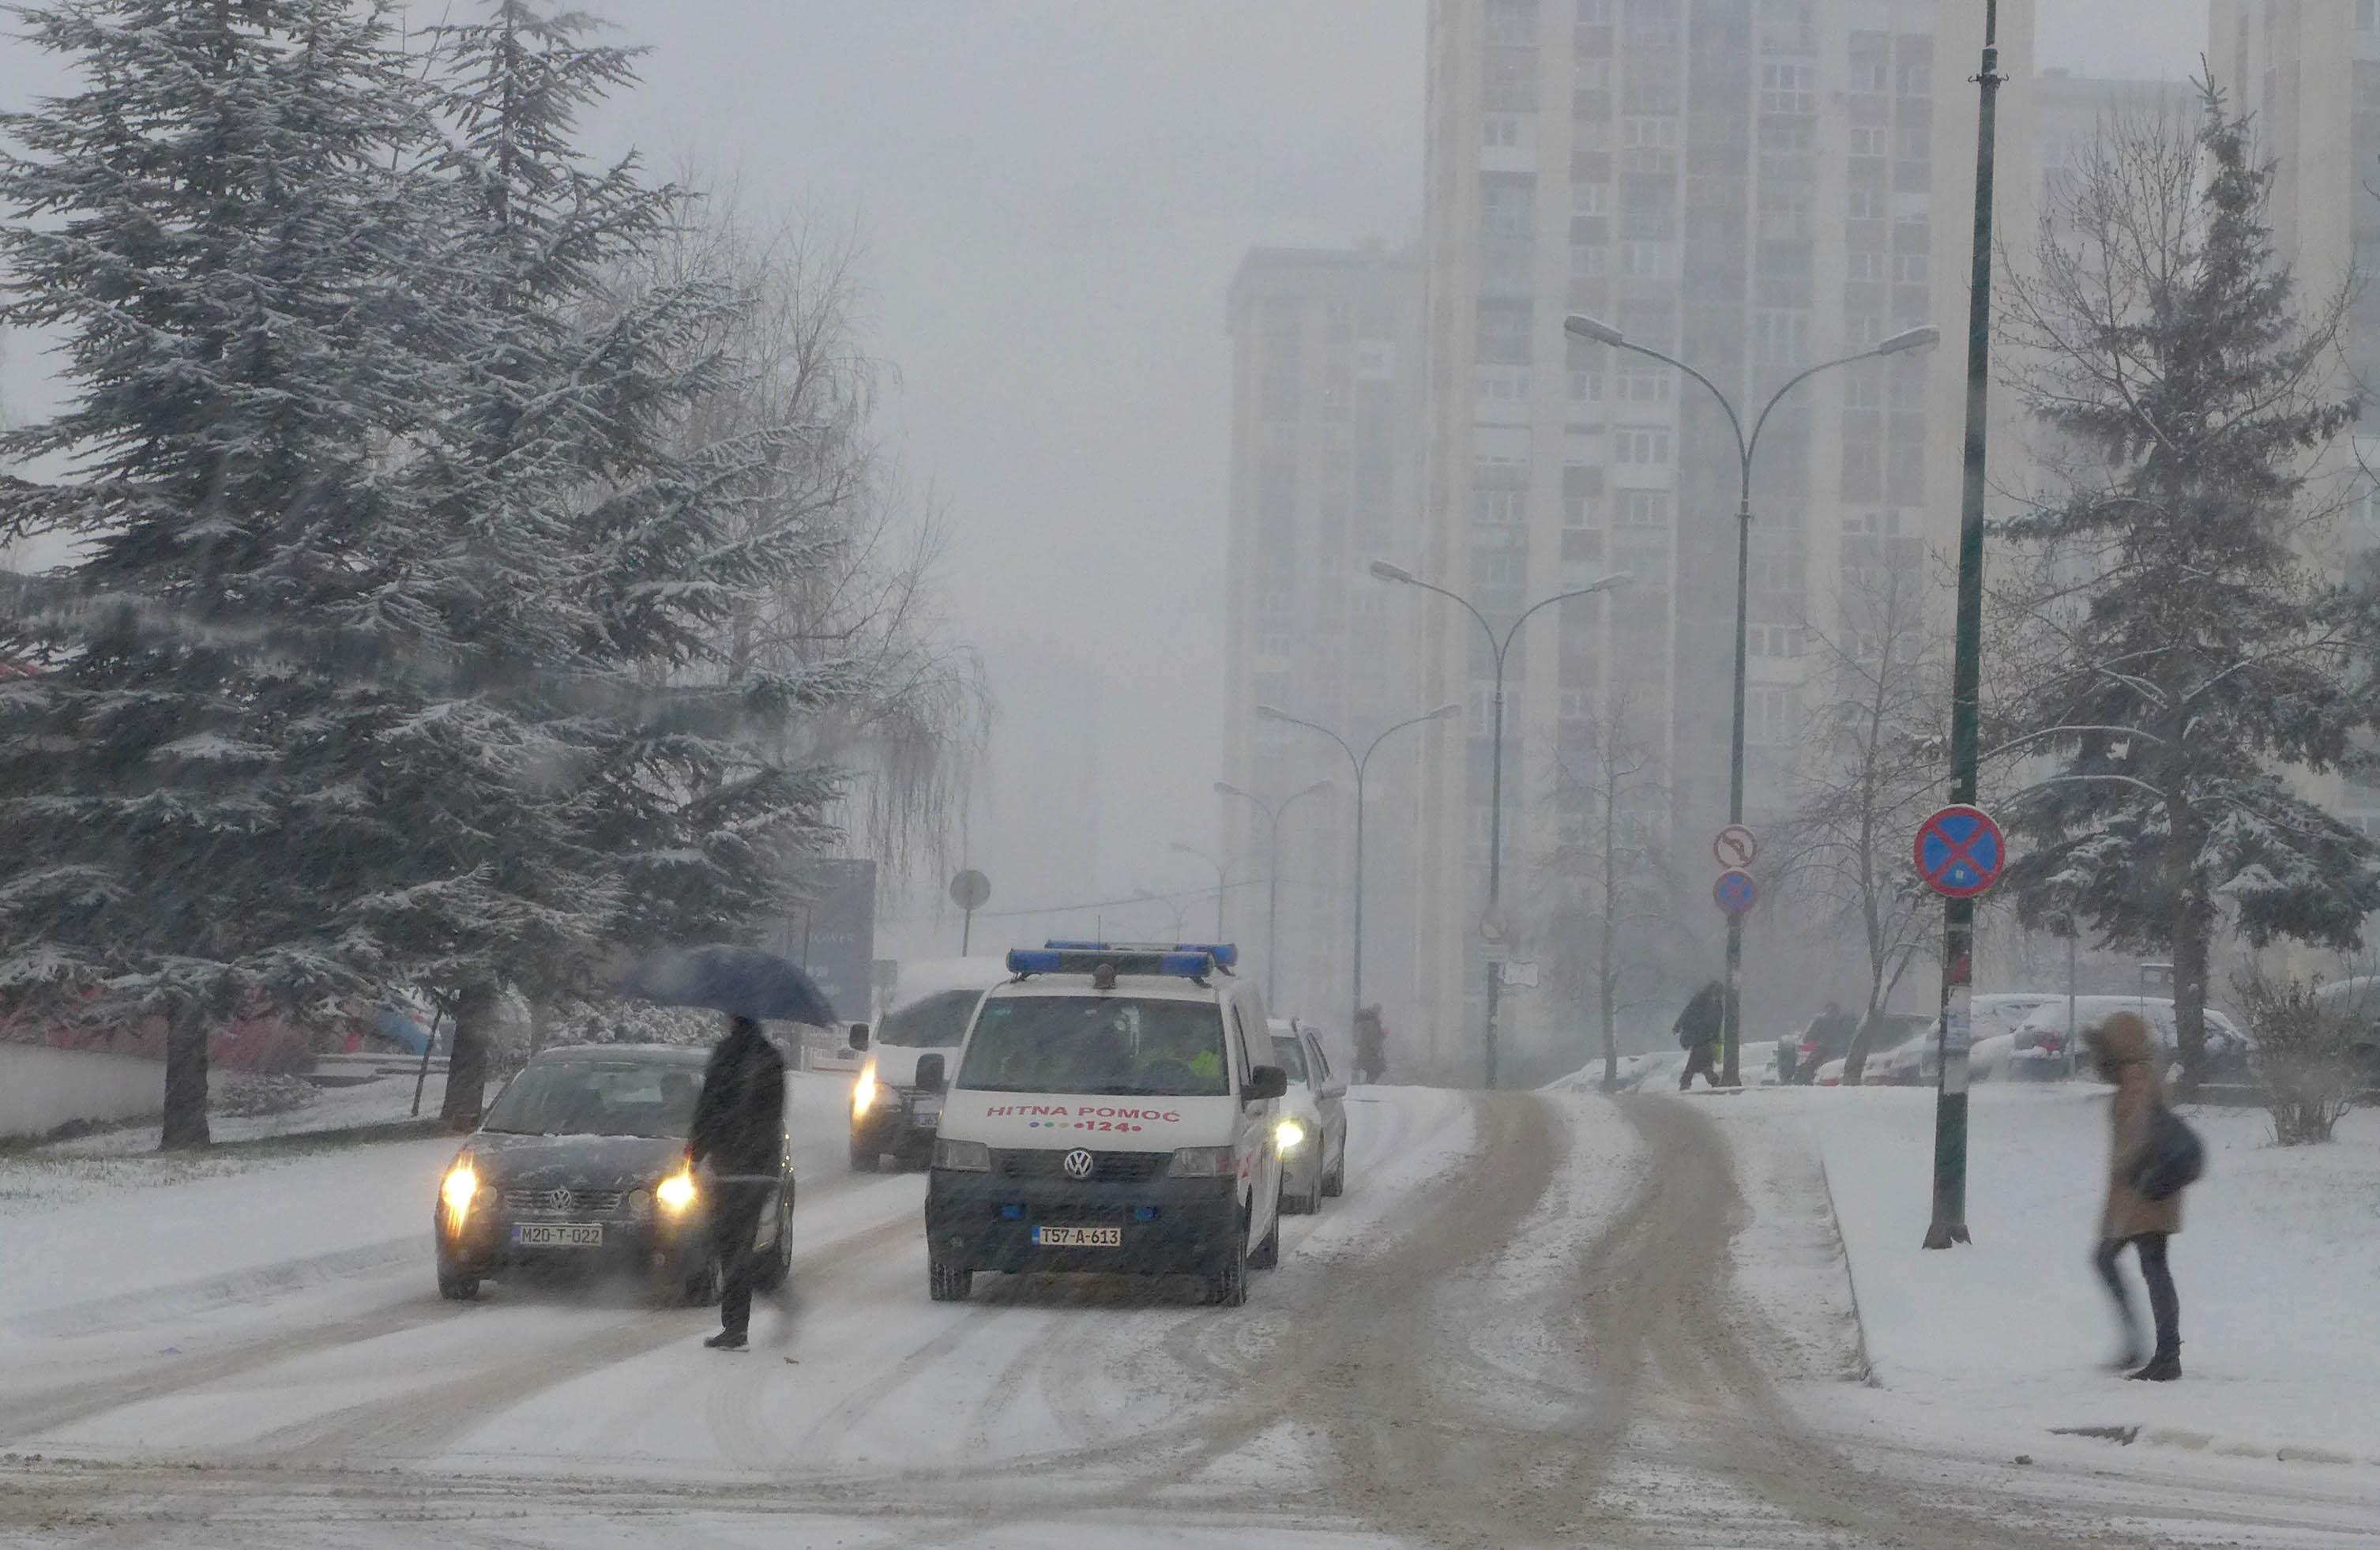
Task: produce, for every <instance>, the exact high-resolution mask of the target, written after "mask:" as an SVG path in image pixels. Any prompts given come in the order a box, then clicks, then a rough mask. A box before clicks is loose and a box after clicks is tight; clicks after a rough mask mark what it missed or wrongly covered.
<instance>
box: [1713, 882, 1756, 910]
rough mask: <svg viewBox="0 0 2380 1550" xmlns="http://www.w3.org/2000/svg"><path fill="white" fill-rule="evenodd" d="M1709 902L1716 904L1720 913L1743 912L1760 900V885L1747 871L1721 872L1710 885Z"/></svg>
mask: <svg viewBox="0 0 2380 1550" xmlns="http://www.w3.org/2000/svg"><path fill="white" fill-rule="evenodd" d="M1711 902H1712V903H1713V904H1716V905H1718V908H1719V912H1720V913H1722V914H1727V915H1741V914H1743V913H1745V912H1746V911H1748V910H1749V909H1751V908H1752V907H1753V906H1754V905H1755V904H1757V903H1759V902H1760V885H1759V884H1757V883H1755V882H1754V881H1753V880H1752V873H1748V872H1740V871H1730V872H1722V873H1719V874H1718V882H1716V883H1714V884H1712V885H1711Z"/></svg>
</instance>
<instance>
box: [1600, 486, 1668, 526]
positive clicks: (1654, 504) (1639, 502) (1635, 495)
mask: <svg viewBox="0 0 2380 1550" xmlns="http://www.w3.org/2000/svg"><path fill="white" fill-rule="evenodd" d="M1611 514H1612V519H1611V525H1612V526H1614V527H1616V528H1638V529H1643V528H1666V527H1668V526H1669V525H1670V497H1669V494H1668V493H1667V492H1666V491H1661V490H1616V491H1614V492H1613V493H1612V498H1611Z"/></svg>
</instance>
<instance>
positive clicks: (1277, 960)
mask: <svg viewBox="0 0 2380 1550" xmlns="http://www.w3.org/2000/svg"><path fill="white" fill-rule="evenodd" d="M1328 790H1330V781H1328V780H1318V781H1316V782H1315V783H1314V784H1313V785H1311V786H1307V787H1300V788H1299V789H1297V790H1295V791H1292V792H1291V793H1290V794H1289V795H1288V796H1286V797H1283V798H1282V799H1281V800H1280V801H1278V802H1269V801H1266V800H1265V799H1263V798H1262V797H1259V796H1257V794H1256V793H1255V792H1253V791H1243V790H1241V789H1240V788H1239V787H1236V786H1234V785H1233V784H1232V783H1231V782H1230V781H1228V780H1219V781H1217V782H1215V795H1217V796H1219V797H1237V798H1239V799H1241V800H1242V801H1244V802H1247V803H1250V804H1251V805H1253V806H1254V807H1255V808H1256V810H1257V812H1261V813H1263V814H1264V815H1265V823H1266V824H1267V826H1268V827H1269V829H1270V830H1271V837H1270V839H1269V842H1268V853H1269V855H1270V857H1271V860H1270V861H1269V863H1268V865H1267V867H1266V870H1267V871H1268V872H1269V873H1271V875H1270V876H1269V877H1268V878H1266V880H1265V1004H1266V1005H1267V1006H1270V1005H1271V1004H1272V999H1273V995H1274V994H1275V992H1276V990H1277V989H1278V987H1279V985H1280V983H1281V954H1280V952H1279V950H1278V949H1279V947H1280V946H1281V814H1283V813H1285V812H1288V811H1289V808H1290V804H1291V803H1292V802H1294V801H1296V800H1297V799H1299V798H1301V797H1311V796H1313V795H1314V794H1315V793H1316V792H1318V791H1328Z"/></svg>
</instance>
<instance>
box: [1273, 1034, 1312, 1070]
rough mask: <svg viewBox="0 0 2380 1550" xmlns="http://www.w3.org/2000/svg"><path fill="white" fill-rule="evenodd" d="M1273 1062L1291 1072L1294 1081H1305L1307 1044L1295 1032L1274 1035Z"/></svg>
mask: <svg viewBox="0 0 2380 1550" xmlns="http://www.w3.org/2000/svg"><path fill="white" fill-rule="evenodd" d="M1272 1063H1273V1064H1274V1065H1276V1066H1278V1067H1280V1068H1281V1069H1282V1070H1284V1071H1287V1072H1288V1073H1289V1080H1292V1081H1305V1080H1308V1079H1307V1077H1306V1075H1305V1044H1304V1043H1303V1042H1301V1041H1300V1040H1299V1038H1298V1037H1297V1035H1296V1034H1294V1033H1276V1034H1274V1035H1273V1036H1272Z"/></svg>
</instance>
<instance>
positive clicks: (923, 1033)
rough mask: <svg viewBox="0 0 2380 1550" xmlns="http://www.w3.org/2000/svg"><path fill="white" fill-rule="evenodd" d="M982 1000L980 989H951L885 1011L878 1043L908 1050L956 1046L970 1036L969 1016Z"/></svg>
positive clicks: (952, 1047) (953, 1047) (879, 1029)
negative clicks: (968, 1033) (967, 1031)
mask: <svg viewBox="0 0 2380 1550" xmlns="http://www.w3.org/2000/svg"><path fill="white" fill-rule="evenodd" d="M981 999H983V992H981V991H979V990H948V991H944V992H942V993H941V995H929V996H925V997H923V998H921V999H919V1000H917V1001H912V1002H910V1003H909V1004H908V1005H907V1006H905V1007H900V1008H898V1009H896V1010H894V1011H890V1012H887V1013H885V1014H884V1021H883V1022H882V1024H880V1026H879V1027H878V1029H877V1031H876V1042H877V1043H878V1044H898V1045H900V1046H901V1047H902V1048H904V1049H956V1048H958V1046H959V1043H960V1041H962V1040H964V1039H965V1037H966V1025H967V1017H968V1015H969V1014H971V1013H972V1012H974V1010H975V1004H976V1003H977V1001H979V1000H981Z"/></svg>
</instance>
